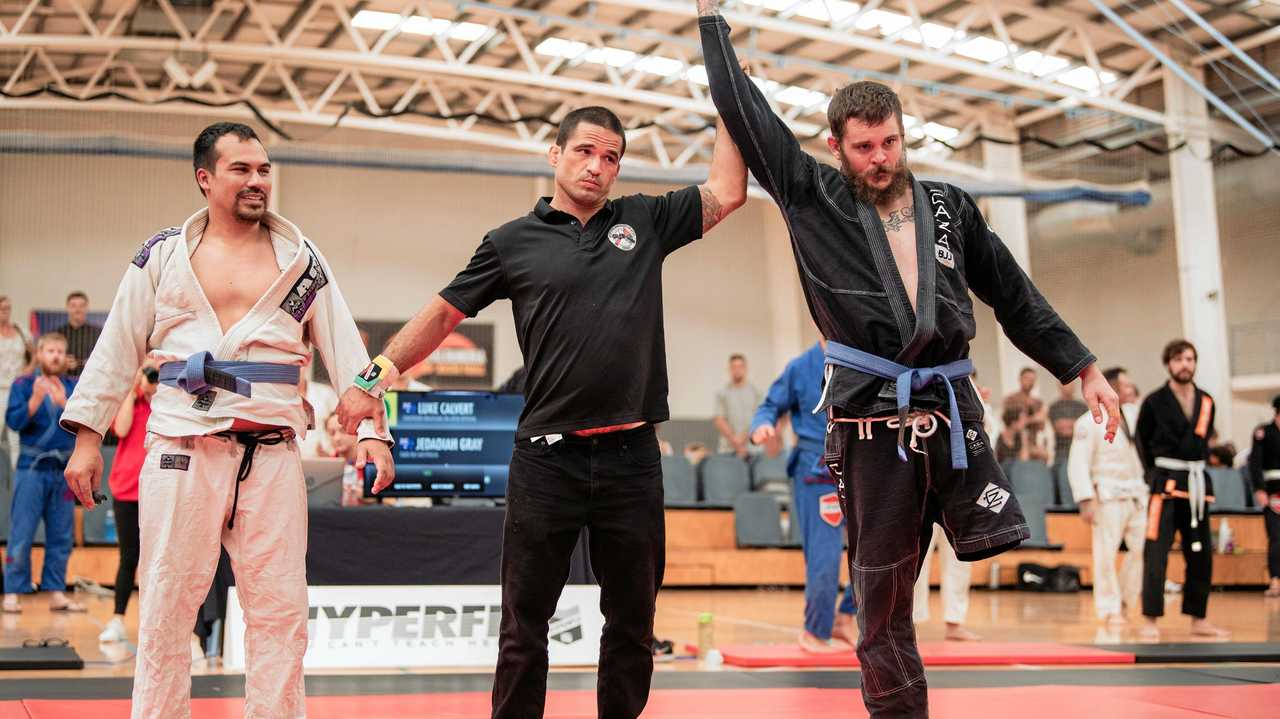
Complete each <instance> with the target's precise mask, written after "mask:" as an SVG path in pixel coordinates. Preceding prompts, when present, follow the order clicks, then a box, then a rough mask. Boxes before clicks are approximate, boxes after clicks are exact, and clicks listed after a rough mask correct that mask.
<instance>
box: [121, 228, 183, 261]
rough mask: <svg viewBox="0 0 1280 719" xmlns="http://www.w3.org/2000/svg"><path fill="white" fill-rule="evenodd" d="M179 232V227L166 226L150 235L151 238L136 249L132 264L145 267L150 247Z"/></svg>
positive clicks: (149, 257) (180, 229)
mask: <svg viewBox="0 0 1280 719" xmlns="http://www.w3.org/2000/svg"><path fill="white" fill-rule="evenodd" d="M181 232H182V228H181V227H166V228H164V229H163V230H160V231H159V232H157V233H156V234H154V235H152V237H151V239H149V240H147V241H146V242H144V243H142V247H140V248H139V249H138V253H137V254H136V255H134V256H133V264H135V265H137V266H138V267H146V266H147V262H148V261H149V260H150V259H151V248H153V247H155V246H156V245H158V244H160V243H161V242H164V241H165V240H167V239H169V238H170V237H173V236H174V235H177V234H180V233H181Z"/></svg>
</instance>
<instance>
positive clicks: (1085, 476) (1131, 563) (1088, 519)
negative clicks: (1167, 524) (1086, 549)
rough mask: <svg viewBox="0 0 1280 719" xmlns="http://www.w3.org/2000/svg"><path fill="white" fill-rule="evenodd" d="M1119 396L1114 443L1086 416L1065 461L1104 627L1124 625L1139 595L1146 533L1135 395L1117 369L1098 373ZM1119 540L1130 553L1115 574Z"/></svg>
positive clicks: (1124, 374) (1145, 496) (1145, 493)
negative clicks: (1085, 528)
mask: <svg viewBox="0 0 1280 719" xmlns="http://www.w3.org/2000/svg"><path fill="white" fill-rule="evenodd" d="M1102 376H1103V377H1106V378H1107V382H1108V383H1109V384H1110V385H1111V388H1112V389H1114V390H1115V391H1116V395H1118V396H1119V397H1120V415H1121V421H1120V426H1121V429H1122V430H1123V431H1122V432H1121V433H1120V434H1119V435H1117V436H1116V439H1115V442H1112V443H1108V442H1107V441H1106V440H1105V438H1104V437H1103V430H1102V428H1101V427H1099V426H1098V425H1096V424H1094V422H1093V418H1092V417H1091V416H1090V415H1089V414H1088V413H1087V412H1086V413H1084V414H1082V415H1081V416H1080V418H1079V419H1077V420H1076V426H1075V434H1074V435H1073V439H1072V441H1071V449H1070V450H1069V453H1068V456H1067V479H1068V481H1069V482H1070V483H1071V495H1072V496H1073V497H1075V499H1076V502H1077V503H1078V504H1079V505H1080V518H1081V519H1083V520H1084V521H1085V523H1087V524H1089V525H1090V526H1092V527H1093V606H1094V609H1095V610H1096V611H1097V614H1098V619H1100V620H1102V621H1104V622H1105V623H1107V624H1109V625H1122V624H1124V623H1125V617H1124V608H1125V607H1135V606H1137V605H1138V599H1139V597H1140V596H1141V595H1142V547H1143V544H1144V543H1145V542H1146V533H1147V500H1148V498H1149V497H1150V495H1151V491H1150V489H1149V488H1148V487H1147V482H1146V479H1145V478H1144V472H1143V469H1142V460H1141V459H1139V457H1138V449H1137V446H1136V445H1135V443H1134V439H1133V428H1134V427H1135V426H1137V422H1138V405H1137V401H1138V393H1137V390H1136V389H1135V388H1134V386H1133V382H1131V381H1129V374H1128V373H1127V372H1126V371H1125V370H1124V369H1123V368H1121V367H1112V368H1110V369H1108V370H1106V371H1105V372H1103V373H1102ZM1121 540H1124V545H1125V547H1126V548H1127V549H1128V550H1129V551H1128V552H1127V553H1126V555H1125V559H1124V565H1123V567H1122V568H1121V570H1120V572H1119V574H1118V575H1117V573H1116V552H1118V551H1120V541H1121Z"/></svg>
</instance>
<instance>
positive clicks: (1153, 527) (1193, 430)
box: [1136, 340, 1228, 641]
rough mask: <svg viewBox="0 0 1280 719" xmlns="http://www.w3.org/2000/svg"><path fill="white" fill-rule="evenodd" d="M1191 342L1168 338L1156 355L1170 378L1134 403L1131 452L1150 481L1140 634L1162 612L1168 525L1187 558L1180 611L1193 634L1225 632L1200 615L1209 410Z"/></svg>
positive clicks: (1150, 633)
mask: <svg viewBox="0 0 1280 719" xmlns="http://www.w3.org/2000/svg"><path fill="white" fill-rule="evenodd" d="M1197 356H1198V355H1197V353H1196V348H1195V346H1194V345H1192V344H1191V343H1190V342H1188V341H1186V340H1174V341H1172V342H1170V343H1169V344H1168V345H1166V346H1165V348H1164V353H1163V354H1162V355H1161V358H1162V360H1163V361H1164V366H1165V369H1166V370H1168V372H1169V381H1168V382H1167V383H1165V385H1164V386H1163V387H1161V388H1160V389H1158V390H1156V391H1155V392H1152V393H1151V394H1149V395H1147V398H1146V399H1145V400H1143V401H1142V408H1141V409H1140V410H1138V426H1137V429H1136V434H1137V444H1138V455H1139V456H1140V457H1141V458H1142V466H1143V468H1144V469H1145V470H1146V473H1147V483H1148V484H1150V485H1151V502H1150V503H1149V504H1148V505H1147V542H1146V544H1145V545H1144V546H1143V550H1142V553H1143V556H1142V615H1143V616H1144V617H1146V624H1145V625H1144V626H1143V627H1142V630H1141V637H1142V638H1143V639H1144V640H1146V641H1156V640H1158V639H1160V627H1159V625H1158V624H1157V620H1159V618H1160V617H1161V616H1163V615H1164V580H1165V571H1166V570H1167V568H1168V564H1169V549H1170V548H1172V547H1173V535H1174V532H1177V533H1178V537H1179V541H1180V543H1181V544H1182V556H1183V558H1184V559H1186V562H1187V576H1186V581H1185V582H1184V583H1183V585H1182V613H1183V614H1186V615H1188V616H1190V617H1191V633H1192V634H1193V635H1195V636H1204V637H1219V638H1221V637H1226V636H1227V635H1228V632H1226V631H1224V630H1222V629H1219V628H1217V627H1215V626H1214V625H1212V624H1210V623H1209V622H1208V620H1206V619H1205V613H1206V611H1207V610H1208V607H1209V589H1210V587H1211V585H1212V580H1213V538H1212V536H1211V535H1210V531H1209V503H1210V502H1212V501H1213V482H1212V480H1211V478H1210V477H1209V476H1208V474H1207V473H1205V471H1204V468H1205V466H1206V465H1207V460H1208V459H1209V437H1211V436H1212V435H1213V420H1214V417H1215V415H1216V411H1215V410H1214V406H1213V397H1210V396H1209V393H1208V392H1205V391H1204V390H1202V389H1200V388H1199V387H1197V386H1196V384H1195V381H1194V379H1195V376H1196V358H1197Z"/></svg>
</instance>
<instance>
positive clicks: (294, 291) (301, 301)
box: [280, 248, 329, 322]
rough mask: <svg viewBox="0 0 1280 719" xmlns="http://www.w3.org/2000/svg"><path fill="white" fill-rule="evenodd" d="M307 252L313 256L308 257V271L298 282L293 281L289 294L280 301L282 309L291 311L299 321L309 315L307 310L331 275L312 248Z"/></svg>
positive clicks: (291, 315)
mask: <svg viewBox="0 0 1280 719" xmlns="http://www.w3.org/2000/svg"><path fill="white" fill-rule="evenodd" d="M307 252H308V254H310V255H311V256H310V257H309V258H308V259H307V269H306V271H305V272H303V273H302V276H301V277H299V278H298V281H297V282H295V283H293V287H292V288H290V289H289V294H288V296H286V297H285V298H284V302H281V303H280V309H282V310H284V311H285V312H287V313H289V316H290V317H292V318H293V319H295V320H297V321H298V322H301V321H302V319H303V318H304V317H306V316H307V310H309V309H311V303H312V302H315V299H316V294H317V293H319V292H320V288H322V287H324V286H325V285H327V284H329V277H328V275H326V274H325V273H324V268H323V267H321V266H320V260H319V259H317V258H316V256H315V253H313V252H311V249H310V248H307Z"/></svg>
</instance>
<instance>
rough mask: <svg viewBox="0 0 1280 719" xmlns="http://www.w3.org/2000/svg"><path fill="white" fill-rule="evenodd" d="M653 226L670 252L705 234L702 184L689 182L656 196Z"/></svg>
mask: <svg viewBox="0 0 1280 719" xmlns="http://www.w3.org/2000/svg"><path fill="white" fill-rule="evenodd" d="M653 226H654V227H655V228H657V230H658V235H659V236H660V237H661V238H662V246H663V247H664V248H665V249H666V251H667V254H670V253H672V252H675V251H676V250H678V249H680V248H681V247H684V246H685V245H687V244H689V243H690V242H693V241H694V240H696V239H698V238H700V237H702V195H701V194H700V193H699V192H698V186H697V185H689V186H688V187H685V188H683V189H680V190H674V191H672V192H668V193H667V194H665V195H658V196H657V197H655V198H654V204H653Z"/></svg>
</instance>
